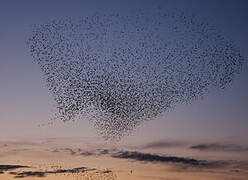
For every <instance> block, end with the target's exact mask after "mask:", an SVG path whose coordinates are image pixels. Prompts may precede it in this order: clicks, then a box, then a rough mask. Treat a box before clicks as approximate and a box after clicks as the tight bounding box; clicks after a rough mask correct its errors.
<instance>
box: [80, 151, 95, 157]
mask: <svg viewBox="0 0 248 180" xmlns="http://www.w3.org/2000/svg"><path fill="white" fill-rule="evenodd" d="M80 155H82V156H92V155H95V153H92V152H89V151H85V152H82V153H80Z"/></svg>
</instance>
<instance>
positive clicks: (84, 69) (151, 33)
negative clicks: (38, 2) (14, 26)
mask: <svg viewBox="0 0 248 180" xmlns="http://www.w3.org/2000/svg"><path fill="white" fill-rule="evenodd" d="M27 44H28V47H29V49H30V53H31V56H32V57H33V59H34V61H35V62H36V63H37V64H38V65H39V66H40V68H41V70H42V72H43V74H44V78H45V80H46V82H47V87H48V89H49V91H50V92H51V93H52V95H53V98H54V100H55V102H56V104H57V110H58V112H57V113H55V118H59V119H61V120H62V121H64V122H66V121H73V120H75V119H76V118H79V119H86V118H87V119H89V121H90V122H91V123H92V124H93V126H94V127H95V128H96V129H97V130H98V133H99V134H100V135H101V136H102V137H103V138H105V139H120V138H122V137H123V136H125V135H129V134H130V133H132V131H133V130H135V129H136V128H137V126H140V125H141V124H142V123H144V122H145V121H148V120H152V119H154V118H156V117H158V116H159V115H161V113H163V112H165V111H168V110H170V109H171V108H174V107H175V106H176V104H179V103H190V102H191V101H192V100H193V99H197V98H200V97H202V96H203V95H204V94H205V93H207V92H208V91H209V90H210V89H212V88H217V89H224V88H226V87H227V86H228V85H229V84H230V83H231V82H232V80H233V78H234V76H235V75H236V74H239V73H240V71H241V68H242V65H243V63H244V58H243V57H242V56H241V54H240V51H239V50H238V49H237V48H236V47H235V45H234V43H232V42H231V41H230V40H228V39H226V38H225V37H224V36H223V35H222V34H221V33H220V32H219V31H218V30H217V29H216V28H215V27H214V26H212V25H210V24H209V23H208V22H206V21H201V19H200V18H199V17H196V16H193V15H189V14H187V13H185V12H178V13H171V12H166V11H163V10H161V9H158V10H154V11H153V12H145V13H144V12H137V13H136V14H132V15H123V14H119V13H112V14H101V13H99V14H94V15H92V16H87V17H82V18H81V19H79V20H73V19H70V18H68V19H57V20H53V21H51V22H49V23H47V24H42V25H38V26H37V27H36V28H35V29H34V30H33V34H32V36H31V37H30V38H29V39H28V41H27Z"/></svg>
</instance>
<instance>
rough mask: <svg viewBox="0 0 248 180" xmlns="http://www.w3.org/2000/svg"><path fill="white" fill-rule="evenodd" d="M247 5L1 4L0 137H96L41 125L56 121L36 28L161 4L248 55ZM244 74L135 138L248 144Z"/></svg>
mask: <svg viewBox="0 0 248 180" xmlns="http://www.w3.org/2000/svg"><path fill="white" fill-rule="evenodd" d="M247 5H248V4H247V2H246V1H225V3H223V2H216V1H208V2H199V1H187V2H180V1H125V2H124V1H104V2H98V1H73V2H69V1H36V2H34V1H27V0H25V1H1V5H0V23H1V28H0V47H1V48H0V49H1V54H0V120H1V124H2V125H1V126H0V135H1V137H15V136H22V137H26V136H27V137H30V136H31V137H50V136H56V137H57V136H58V137H68V136H69V137H71V136H80V137H95V136H97V135H96V134H95V131H94V129H93V128H92V127H91V126H90V124H89V123H88V122H87V121H86V120H80V121H76V122H75V123H72V122H68V123H62V122H60V121H57V122H56V123H55V125H53V126H48V125H45V126H43V127H39V125H40V124H46V123H47V122H48V119H49V118H50V116H51V114H52V112H51V110H52V109H53V105H54V103H55V102H54V101H53V98H52V97H51V94H50V93H49V91H48V90H47V88H46V86H45V84H46V83H45V80H44V79H43V77H42V72H41V70H40V68H39V66H38V65H37V64H36V63H34V61H33V60H32V58H31V56H30V54H29V50H28V47H27V45H26V42H27V39H28V38H29V37H30V34H31V31H32V28H33V26H34V25H36V24H42V23H46V22H49V21H50V20H53V19H56V18H66V17H72V18H78V17H82V16H85V15H86V16H87V15H90V14H92V13H94V12H104V13H106V12H109V11H115V12H120V13H126V14H131V13H133V12H135V11H138V10H140V9H141V10H151V9H152V8H154V7H157V6H161V7H163V8H165V9H169V10H170V9H178V10H182V11H187V12H190V13H196V14H197V15H199V16H202V17H206V18H207V19H208V20H209V21H210V22H211V23H212V24H214V25H215V26H216V27H217V28H218V29H221V30H222V32H223V34H225V35H226V36H227V37H229V38H230V39H232V40H233V41H234V42H235V44H236V45H237V46H238V47H239V48H240V51H241V53H242V55H243V56H244V57H247V52H248V51H247V41H248V36H247V32H248V24H247V22H246V21H247V18H248V13H247ZM247 75H248V71H247V68H245V67H244V68H243V71H242V73H241V74H240V75H238V76H236V77H235V79H234V82H233V83H232V84H231V86H230V87H228V88H227V89H225V90H224V91H221V92H220V91H218V92H215V91H214V90H213V91H212V92H210V93H209V94H207V95H205V96H204V99H203V100H196V101H193V102H192V104H189V105H185V104H179V105H177V106H176V108H175V109H172V110H170V112H165V113H164V115H163V116H162V117H160V118H158V119H157V120H155V121H150V122H148V123H145V124H143V125H142V126H141V127H138V130H137V131H135V132H133V134H132V135H131V136H130V137H127V138H126V140H125V141H128V140H135V141H140V140H144V139H145V140H147V141H149V140H160V139H185V140H189V141H191V140H194V141H195V140H199V139H208V140H213V141H219V140H224V141H241V143H242V142H245V140H246V138H247V136H248V133H247V128H248V121H247V116H248V114H247V113H248V112H247V107H248V103H247V102H248V96H247V92H248V91H247V90H248V80H247V77H248V76H247Z"/></svg>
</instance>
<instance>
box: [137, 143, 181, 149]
mask: <svg viewBox="0 0 248 180" xmlns="http://www.w3.org/2000/svg"><path fill="white" fill-rule="evenodd" d="M183 144H185V143H182V142H172V141H171V142H170V141H156V142H151V143H148V144H145V145H144V146H141V148H142V149H148V148H156V149H159V148H170V147H178V146H181V145H183Z"/></svg>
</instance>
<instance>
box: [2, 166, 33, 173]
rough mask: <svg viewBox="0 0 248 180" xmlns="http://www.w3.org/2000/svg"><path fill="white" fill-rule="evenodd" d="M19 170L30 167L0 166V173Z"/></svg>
mask: <svg viewBox="0 0 248 180" xmlns="http://www.w3.org/2000/svg"><path fill="white" fill-rule="evenodd" d="M19 168H29V166H21V165H0V171H1V172H2V171H8V170H13V169H19Z"/></svg>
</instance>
